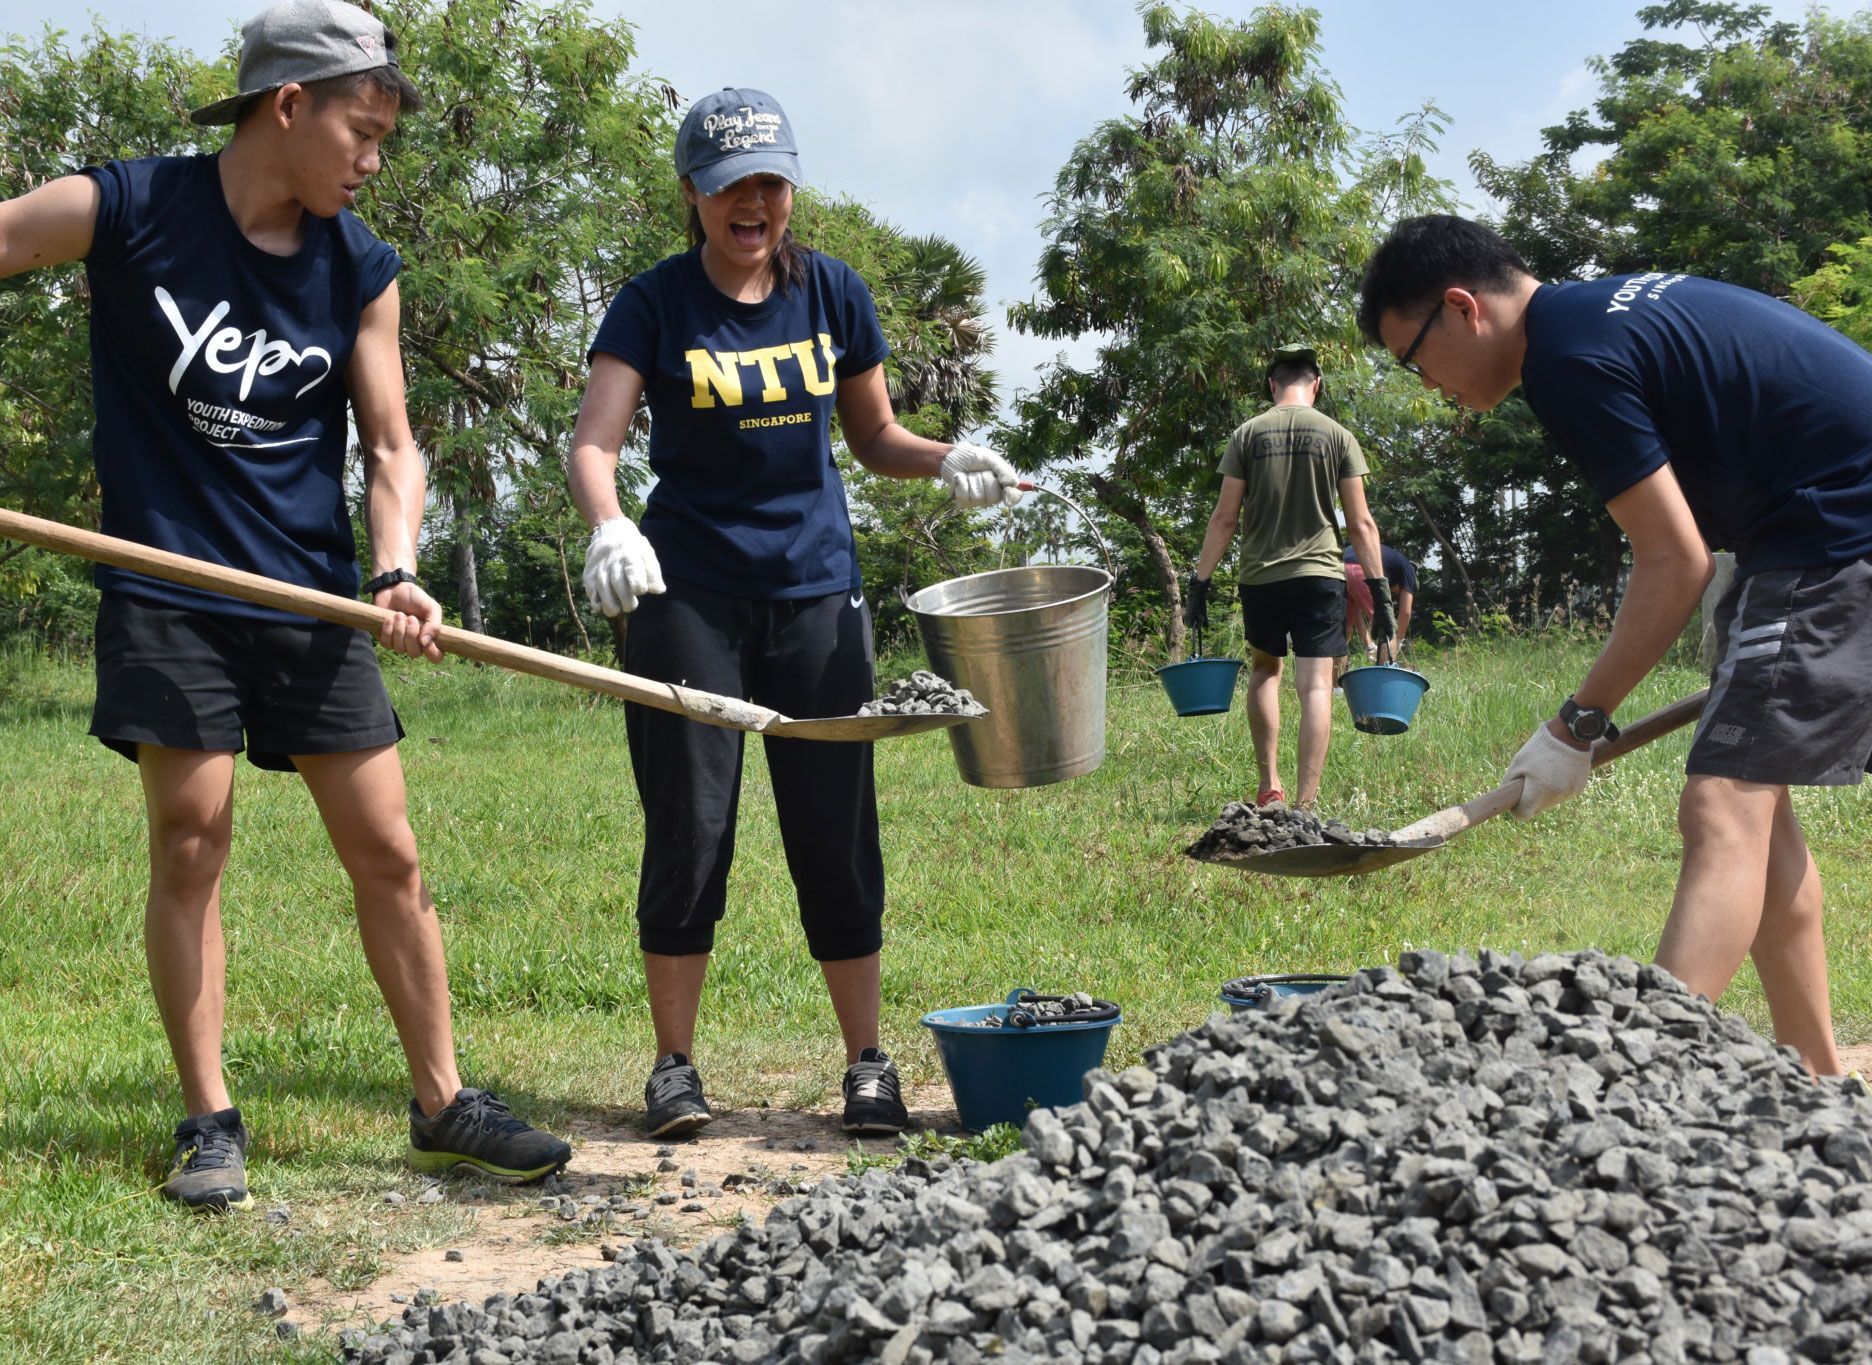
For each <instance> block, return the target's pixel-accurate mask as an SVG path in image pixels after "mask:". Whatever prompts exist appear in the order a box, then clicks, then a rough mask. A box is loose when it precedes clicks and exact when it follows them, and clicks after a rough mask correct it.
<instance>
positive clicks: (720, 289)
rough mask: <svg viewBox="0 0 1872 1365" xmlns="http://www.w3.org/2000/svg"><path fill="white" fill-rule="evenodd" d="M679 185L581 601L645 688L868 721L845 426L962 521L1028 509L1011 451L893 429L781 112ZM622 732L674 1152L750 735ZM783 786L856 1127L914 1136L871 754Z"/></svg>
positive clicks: (601, 334)
mask: <svg viewBox="0 0 1872 1365" xmlns="http://www.w3.org/2000/svg"><path fill="white" fill-rule="evenodd" d="M676 171H677V174H678V175H679V176H681V177H682V191H683V197H684V198H685V199H687V200H688V201H689V204H690V215H689V235H690V240H691V242H692V243H693V246H692V248H691V249H690V250H689V251H687V252H684V253H683V254H681V255H678V256H672V257H670V258H669V259H668V260H666V261H663V262H662V263H660V264H659V265H657V266H656V267H655V268H654V269H651V270H648V271H646V272H644V273H643V274H642V275H639V276H637V277H636V278H634V279H632V280H630V281H629V282H628V283H627V284H626V285H625V286H624V288H623V289H622V290H621V291H620V292H619V294H618V296H617V297H616V298H615V299H614V300H612V303H611V306H610V308H609V310H608V311H607V312H606V314H605V318H604V321H603V323H602V324H601V325H600V327H599V329H598V335H597V337H596V338H595V339H594V340H593V342H592V347H591V357H590V359H591V377H590V379H589V380H588V381H587V384H586V389H585V400H584V405H583V407H582V408H581V409H580V412H579V419H578V427H577V430H576V431H575V433H574V435H573V450H572V457H571V464H570V470H569V477H570V480H571V486H572V494H573V497H574V498H575V499H576V501H577V502H578V506H579V510H580V511H581V512H582V513H583V514H584V516H585V519H586V520H587V521H588V522H590V523H591V524H592V525H593V526H594V527H595V528H596V530H594V532H593V534H592V541H591V546H590V548H589V550H588V551H587V554H586V568H585V588H586V592H587V594H588V595H589V596H590V597H591V599H592V601H593V603H594V604H595V605H597V606H598V607H599V608H600V610H602V611H604V612H605V613H606V614H607V615H610V616H616V615H618V614H620V613H622V612H633V613H634V614H633V615H632V618H631V624H630V630H629V632H628V634H627V636H626V642H625V651H624V665H625V667H626V668H627V669H629V670H630V671H631V672H633V673H637V674H641V675H643V676H645V677H650V678H656V679H660V680H666V681H671V682H681V683H684V684H686V685H687V686H690V687H696V688H702V689H705V690H708V691H712V692H719V693H724V694H726V695H729V696H735V697H747V698H750V699H751V700H753V701H755V702H758V703H760V704H761V705H763V706H769V707H772V708H774V709H775V710H777V711H781V712H783V713H784V714H787V715H793V716H828V715H845V714H850V713H852V712H854V711H856V710H857V709H858V708H859V707H860V706H861V705H863V704H864V703H865V702H866V701H868V700H869V699H870V698H871V695H872V691H873V679H872V650H871V615H870V611H869V609H868V607H867V606H866V604H865V599H864V585H863V584H862V583H861V582H860V581H859V574H858V556H857V547H856V545H855V544H854V542H853V539H852V529H851V521H850V518H849V516H848V514H847V512H846V505H845V488H844V483H843V481H842V480H841V479H840V478H839V472H838V466H837V464H836V463H835V461H834V459H833V455H832V435H831V433H832V420H833V417H834V415H835V414H836V416H837V417H838V419H839V422H840V425H841V428H842V430H843V432H844V436H845V442H846V444H847V445H848V446H849V447H850V448H851V452H852V454H853V455H854V456H855V457H856V458H857V459H858V461H859V463H861V464H863V465H864V466H865V467H866V468H867V469H871V470H874V471H876V472H877V473H880V474H885V475H889V476H891V477H893V478H904V479H916V478H941V479H942V480H943V481H944V483H945V484H946V485H947V486H948V487H949V489H950V491H951V493H952V495H953V496H954V498H955V500H956V501H957V502H958V503H960V504H962V505H964V506H974V507H979V506H987V505H990V504H993V503H999V502H1005V503H1010V504H1011V503H1013V502H1014V501H1016V500H1018V498H1019V497H1020V492H1019V489H1018V488H1017V487H1016V485H1017V482H1018V478H1017V476H1016V474H1015V472H1014V470H1013V468H1012V467H1011V466H1010V465H1009V464H1008V462H1007V461H1006V460H1004V459H1003V458H1002V457H1001V456H999V455H997V454H996V453H994V452H993V451H990V450H984V449H982V448H980V447H976V446H968V445H955V446H950V445H945V444H943V443H941V442H937V441H928V440H924V439H922V438H921V437H917V436H913V435H911V434H910V433H909V432H908V431H906V430H904V429H903V428H902V427H900V426H898V425H897V423H896V420H895V418H894V417H893V415H892V412H891V404H890V396H889V394H888V392H887V391H886V388H885V383H884V370H883V366H882V363H881V362H882V361H883V360H884V357H885V356H886V355H887V354H888V353H889V347H888V346H887V345H886V344H885V340H884V334H883V332H882V330H881V329H880V328H879V326H878V320H877V311H876V309H875V308H874V307H873V306H872V302H871V295H870V292H869V290H867V289H866V288H865V285H864V282H863V281H862V280H861V279H859V278H858V275H857V274H856V272H854V271H853V270H852V269H851V267H850V266H848V265H846V264H845V263H844V262H843V261H839V260H834V259H833V258H831V257H829V256H824V255H821V254H819V253H818V252H815V251H811V250H809V249H807V248H806V247H804V246H802V245H800V244H799V243H798V242H797V241H795V240H794V238H793V235H792V233H791V232H790V231H789V229H788V221H789V219H790V218H791V216H792V212H793V191H794V189H795V187H796V186H798V185H800V184H801V183H802V177H801V174H800V165H799V157H798V154H797V150H796V146H795V143H794V139H793V130H792V125H791V124H790V123H789V122H788V120H787V117H786V114H785V113H784V112H783V111H782V110H781V108H780V106H779V104H778V103H777V102H775V101H774V99H773V98H772V97H771V96H769V95H766V94H763V93H762V92H760V91H758V90H735V89H729V90H722V91H718V92H716V93H715V94H712V95H709V96H706V97H705V98H703V99H701V100H698V101H697V102H696V104H695V105H694V106H693V107H692V108H691V109H690V110H689V113H688V116H687V117H686V118H685V119H684V120H683V125H682V128H681V129H680V131H679V132H678V133H677V138H676ZM640 399H642V400H645V401H647V402H648V403H649V406H650V416H651V426H650V452H649V461H650V468H651V471H652V473H654V474H655V475H656V478H657V482H656V485H655V487H654V488H653V489H652V490H651V493H650V496H649V500H648V503H647V506H646V508H645V512H644V516H643V526H642V529H641V531H640V530H639V529H638V527H636V526H635V525H633V524H632V523H631V521H630V520H629V519H628V518H627V517H625V516H624V515H623V513H622V511H621V509H620V506H619V503H618V495H617V486H616V469H617V459H618V451H619V449H620V447H621V446H622V445H623V442H624V437H625V433H626V430H627V428H628V426H629V423H630V419H631V417H632V415H633V414H634V413H635V412H636V410H637V404H638V402H639V400H640ZM626 732H627V735H628V738H629V742H630V753H631V766H632V769H633V771H634V773H635V775H636V780H637V791H638V794H639V796H640V797H641V798H642V801H643V807H644V853H643V863H642V870H641V873H640V878H639V886H638V899H637V923H638V943H639V946H640V947H641V948H642V949H643V955H644V974H645V976H646V978H647V982H648V986H649V995H650V1012H651V1015H652V1019H653V1021H654V1024H655V1027H656V1045H657V1061H656V1064H655V1066H654V1068H653V1069H652V1071H651V1073H650V1078H649V1082H648V1084H647V1085H646V1086H645V1088H644V1108H645V1117H644V1123H645V1127H646V1128H647V1129H648V1131H649V1132H651V1133H653V1134H669V1133H679V1132H686V1131H689V1130H691V1129H694V1128H697V1127H700V1126H701V1125H702V1124H704V1123H707V1122H708V1121H709V1117H710V1116H709V1110H708V1105H707V1103H706V1102H705V1101H704V1099H703V1096H702V1083H701V1078H700V1076H699V1074H698V1073H697V1071H696V1068H695V1066H694V1065H693V1064H692V1062H691V1060H690V1054H691V1049H692V1045H693V1042H694V1036H695V1021H696V1014H697V1011H698V1010H699V1008H700V1004H701V997H702V981H703V977H704V975H705V974H706V971H707V968H708V956H709V953H710V951H711V949H712V948H713V946H714V937H715V925H716V923H717V921H719V920H720V919H721V917H722V914H723V912H724V910H725V908H726V901H727V883H728V866H729V862H730V860H731V859H732V857H733V854H734V822H735V808H736V803H737V800H738V797H739V794H740V785H741V733H740V732H739V731H736V730H727V729H722V728H718V727H714V726H708V725H703V724H699V723H697V722H694V721H689V720H685V719H683V718H681V717H679V716H674V715H670V714H668V713H665V712H662V711H656V710H652V709H649V708H647V707H642V706H631V707H630V708H629V710H628V715H627V720H626ZM767 764H768V769H769V772H770V774H771V777H772V781H773V788H774V802H775V806H776V807H777V809H778V812H779V818H780V833H781V839H782V842H783V843H784V845H785V848H786V857H787V867H788V870H789V871H790V872H791V873H792V875H793V881H794V885H795V888H796V890H797V893H798V897H799V907H800V922H801V925H802V927H803V928H804V929H805V933H806V942H807V946H808V948H809V950H810V951H811V952H812V955H813V957H814V958H816V959H817V960H818V962H819V964H820V967H821V968H822V970H823V971H824V973H825V979H826V987H827V989H828V990H829V992H830V993H831V996H832V1004H833V1007H834V1010H835V1012H836V1013H837V1015H838V1020H839V1029H840V1031H841V1033H842V1034H843V1035H844V1042H845V1052H846V1058H845V1060H846V1063H847V1067H848V1070H847V1071H846V1075H845V1085H844V1094H845V1110H844V1117H843V1126H844V1128H845V1130H846V1131H847V1132H854V1133H895V1132H898V1131H901V1130H902V1128H903V1127H904V1126H905V1124H906V1123H907V1122H908V1120H907V1117H906V1115H905V1112H904V1106H903V1101H902V1098H901V1095H900V1092H899V1085H898V1077H897V1070H896V1067H895V1066H893V1065H892V1063H891V1061H890V1058H889V1057H887V1056H886V1055H885V1054H884V1053H883V1052H882V1051H881V1050H879V1048H878V998H879V967H878V955H879V948H880V946H881V944H882V942H883V936H882V932H881V925H882V919H883V910H884V864H883V856H882V854H881V852H880V850H879V847H878V820H877V795H876V790H875V788H874V786H873V780H872V765H871V746H870V745H869V744H854V743H825V742H813V741H802V740H789V739H778V740H769V741H768V742H767Z"/></svg>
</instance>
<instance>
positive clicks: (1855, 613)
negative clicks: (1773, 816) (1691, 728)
mask: <svg viewBox="0 0 1872 1365" xmlns="http://www.w3.org/2000/svg"><path fill="white" fill-rule="evenodd" d="M1684 770H1685V771H1686V772H1688V773H1690V774H1691V775H1693V776H1695V775H1703V776H1708V777H1733V778H1737V779H1739V780H1741V781H1744V782H1771V783H1774V784H1776V785H1778V786H1796V787H1839V786H1850V785H1852V784H1854V783H1857V782H1860V781H1863V780H1864V778H1865V775H1866V773H1867V771H1869V770H1872V559H1861V560H1856V561H1854V562H1853V563H1850V564H1834V565H1827V566H1822V567H1820V568H1812V569H1769V570H1765V571H1764V572H1762V573H1758V574H1751V575H1750V576H1749V577H1747V578H1741V579H1737V580H1736V582H1735V584H1734V586H1732V587H1731V588H1730V589H1729V591H1728V592H1727V593H1725V594H1724V595H1723V599H1722V602H1721V603H1720V604H1719V605H1718V606H1717V608H1716V666H1715V668H1714V670H1713V671H1712V672H1711V674H1710V697H1709V702H1708V704H1707V705H1705V706H1704V708H1703V718H1702V720H1701V721H1699V722H1698V724H1697V732H1696V738H1695V739H1694V740H1692V741H1691V744H1690V755H1689V758H1688V759H1686V760H1685V763H1684Z"/></svg>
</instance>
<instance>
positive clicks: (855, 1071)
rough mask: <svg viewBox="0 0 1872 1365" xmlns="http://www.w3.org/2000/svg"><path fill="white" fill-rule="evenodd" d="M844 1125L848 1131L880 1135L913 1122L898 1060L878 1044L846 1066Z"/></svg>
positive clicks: (898, 1129) (900, 1130) (901, 1130)
mask: <svg viewBox="0 0 1872 1365" xmlns="http://www.w3.org/2000/svg"><path fill="white" fill-rule="evenodd" d="M840 1126H841V1127H842V1128H844V1130H845V1131H846V1132H848V1133H860V1134H864V1133H874V1134H877V1135H878V1136H886V1135H888V1134H891V1133H901V1132H903V1130H904V1129H906V1128H908V1127H909V1126H910V1115H909V1113H908V1111H906V1110H905V1109H904V1102H903V1087H902V1085H901V1083H900V1082H899V1081H898V1078H897V1064H896V1063H895V1062H893V1061H892V1060H891V1059H890V1058H889V1057H887V1056H886V1055H885V1054H884V1053H883V1052H882V1051H880V1050H879V1049H877V1048H874V1047H868V1048H866V1049H865V1050H864V1051H863V1052H861V1053H859V1054H858V1060H857V1061H855V1062H853V1063H852V1064H851V1065H850V1066H848V1067H847V1068H845V1117H844V1119H843V1121H842V1122H841V1124H840Z"/></svg>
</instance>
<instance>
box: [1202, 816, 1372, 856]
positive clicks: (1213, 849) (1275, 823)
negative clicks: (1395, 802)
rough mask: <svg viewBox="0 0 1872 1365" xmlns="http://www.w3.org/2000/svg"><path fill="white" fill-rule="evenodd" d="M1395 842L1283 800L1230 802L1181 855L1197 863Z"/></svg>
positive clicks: (1365, 846)
mask: <svg viewBox="0 0 1872 1365" xmlns="http://www.w3.org/2000/svg"><path fill="white" fill-rule="evenodd" d="M1395 843H1396V840H1394V839H1393V838H1392V837H1391V836H1390V835H1389V834H1387V833H1386V832H1385V831H1384V830H1381V829H1367V830H1355V829H1353V828H1352V827H1351V826H1350V825H1348V824H1346V822H1345V821H1343V820H1322V819H1320V818H1319V816H1317V815H1315V814H1314V813H1313V812H1312V811H1310V810H1293V809H1291V808H1289V807H1288V805H1287V804H1286V803H1285V802H1283V801H1270V802H1269V803H1268V804H1267V805H1265V806H1255V805H1250V804H1249V803H1247V802H1245V801H1231V802H1229V803H1228V804H1227V805H1226V806H1224V807H1222V813H1221V814H1220V815H1218V816H1216V818H1215V823H1214V824H1213V825H1211V826H1209V828H1208V829H1206V830H1204V831H1203V833H1202V837H1201V838H1199V839H1197V840H1196V842H1195V843H1193V844H1191V845H1190V846H1189V847H1188V848H1187V849H1185V850H1184V852H1185V853H1186V854H1188V855H1189V856H1190V857H1192V858H1195V859H1197V860H1198V861H1199V862H1207V861H1209V860H1211V859H1213V858H1217V857H1223V858H1239V857H1241V856H1243V855H1244V854H1251V853H1271V852H1273V851H1274V850H1275V849H1280V848H1309V847H1313V846H1315V845H1318V844H1356V845H1358V846H1360V847H1362V848H1389V847H1391V846H1392V845H1393V844H1395Z"/></svg>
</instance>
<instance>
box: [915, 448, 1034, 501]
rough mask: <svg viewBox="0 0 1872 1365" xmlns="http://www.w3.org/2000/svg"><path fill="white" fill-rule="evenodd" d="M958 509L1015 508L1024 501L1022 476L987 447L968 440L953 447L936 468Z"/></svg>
mask: <svg viewBox="0 0 1872 1365" xmlns="http://www.w3.org/2000/svg"><path fill="white" fill-rule="evenodd" d="M936 476H937V477H938V478H940V479H941V480H942V481H943V483H944V484H945V485H946V486H947V487H948V489H949V496H950V497H952V498H954V499H955V503H956V506H958V507H993V506H994V505H995V504H996V503H1003V504H1005V505H1006V506H1008V507H1012V506H1013V505H1014V504H1015V503H1017V502H1019V501H1020V500H1021V488H1020V475H1019V474H1016V473H1015V472H1014V466H1013V465H1011V464H1009V463H1008V462H1007V461H1006V460H1005V459H1004V458H1002V457H1001V456H1000V455H998V454H996V453H995V452H994V451H992V450H990V449H988V447H986V446H974V445H969V444H968V443H967V442H966V441H964V442H958V443H957V444H956V445H954V446H951V447H950V449H949V453H948V454H947V455H945V456H943V457H942V464H941V465H939V466H938V467H937V469H936Z"/></svg>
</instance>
